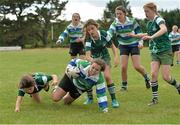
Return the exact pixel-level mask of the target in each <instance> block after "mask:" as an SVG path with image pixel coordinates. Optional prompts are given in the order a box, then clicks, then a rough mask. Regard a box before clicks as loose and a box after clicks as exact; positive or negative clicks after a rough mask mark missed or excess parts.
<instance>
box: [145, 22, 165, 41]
mask: <svg viewBox="0 0 180 125" xmlns="http://www.w3.org/2000/svg"><path fill="white" fill-rule="evenodd" d="M159 27H160V30H159V31H157V32H156V33H155V34H153V35H152V36H148V35H147V36H144V37H143V38H142V39H143V40H151V39H154V38H157V37H159V36H161V35H163V34H164V33H166V32H167V27H166V25H165V24H160V25H159Z"/></svg>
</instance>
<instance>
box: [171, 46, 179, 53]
mask: <svg viewBox="0 0 180 125" xmlns="http://www.w3.org/2000/svg"><path fill="white" fill-rule="evenodd" d="M179 47H180V45H172V52H173V53H174V52H177V51H179Z"/></svg>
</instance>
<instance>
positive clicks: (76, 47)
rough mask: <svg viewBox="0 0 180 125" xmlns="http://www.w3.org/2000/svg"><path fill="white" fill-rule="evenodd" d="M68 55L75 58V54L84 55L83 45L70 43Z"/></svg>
mask: <svg viewBox="0 0 180 125" xmlns="http://www.w3.org/2000/svg"><path fill="white" fill-rule="evenodd" d="M69 54H70V55H71V56H77V54H79V55H85V50H84V44H83V43H82V42H80V43H70V50H69Z"/></svg>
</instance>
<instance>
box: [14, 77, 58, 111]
mask: <svg viewBox="0 0 180 125" xmlns="http://www.w3.org/2000/svg"><path fill="white" fill-rule="evenodd" d="M51 80H52V84H51V85H56V84H57V83H58V77H57V76H56V75H47V74H44V73H34V74H28V75H24V76H23V77H22V78H21V81H20V83H19V90H18V97H17V100H16V106H15V112H19V111H20V106H21V104H22V101H23V97H24V95H25V93H27V94H29V95H30V96H31V97H32V99H33V100H34V101H36V102H40V101H41V98H40V96H39V92H40V91H41V90H42V89H44V90H45V91H48V90H49V81H51Z"/></svg>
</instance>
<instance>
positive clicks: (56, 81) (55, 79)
mask: <svg viewBox="0 0 180 125" xmlns="http://www.w3.org/2000/svg"><path fill="white" fill-rule="evenodd" d="M51 76H52V83H51V85H52V86H54V85H57V84H58V77H57V75H55V74H53V75H51Z"/></svg>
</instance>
